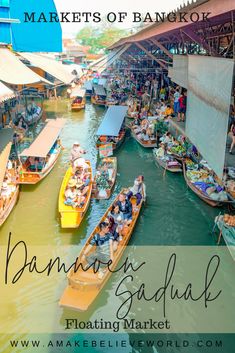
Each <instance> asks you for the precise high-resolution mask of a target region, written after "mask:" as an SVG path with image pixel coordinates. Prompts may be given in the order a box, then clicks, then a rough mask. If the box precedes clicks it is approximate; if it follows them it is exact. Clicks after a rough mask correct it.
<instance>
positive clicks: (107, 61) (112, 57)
mask: <svg viewBox="0 0 235 353" xmlns="http://www.w3.org/2000/svg"><path fill="white" fill-rule="evenodd" d="M129 47H130V44H126V45H125V46H122V47H120V48H118V49H114V50H113V51H112V52H111V53H109V54H108V55H106V56H104V57H103V59H102V61H100V62H99V63H98V64H97V65H95V66H94V67H93V68H92V69H93V70H95V71H98V72H99V73H101V72H103V71H104V70H105V69H107V67H108V66H110V65H112V64H113V63H114V62H115V61H116V60H117V59H119V57H120V56H121V55H122V54H123V53H124V52H125V51H126V50H127V49H128V48H129Z"/></svg>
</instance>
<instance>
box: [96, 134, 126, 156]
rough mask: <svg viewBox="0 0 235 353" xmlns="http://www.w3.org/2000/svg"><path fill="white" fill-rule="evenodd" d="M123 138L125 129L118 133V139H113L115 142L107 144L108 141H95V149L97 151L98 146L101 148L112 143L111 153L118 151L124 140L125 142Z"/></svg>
mask: <svg viewBox="0 0 235 353" xmlns="http://www.w3.org/2000/svg"><path fill="white" fill-rule="evenodd" d="M125 136H126V129H122V130H121V131H120V133H119V135H118V137H115V140H116V141H112V142H109V141H100V140H97V142H96V148H98V149H99V147H100V146H103V145H106V144H109V143H112V147H113V151H115V150H116V149H118V148H119V147H120V146H121V145H122V143H123V142H124V140H125Z"/></svg>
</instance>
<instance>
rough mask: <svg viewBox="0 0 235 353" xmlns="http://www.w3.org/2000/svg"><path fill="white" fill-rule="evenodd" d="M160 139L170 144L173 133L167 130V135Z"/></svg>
mask: <svg viewBox="0 0 235 353" xmlns="http://www.w3.org/2000/svg"><path fill="white" fill-rule="evenodd" d="M160 141H161V142H163V143H164V144H169V143H171V142H172V135H171V133H170V132H169V131H167V132H166V133H165V135H163V136H162V137H161V138H160Z"/></svg>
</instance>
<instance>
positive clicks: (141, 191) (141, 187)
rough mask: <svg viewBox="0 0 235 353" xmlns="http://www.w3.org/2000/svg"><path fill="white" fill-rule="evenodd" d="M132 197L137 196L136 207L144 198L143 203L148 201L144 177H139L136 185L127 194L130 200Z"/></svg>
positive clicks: (135, 182)
mask: <svg viewBox="0 0 235 353" xmlns="http://www.w3.org/2000/svg"><path fill="white" fill-rule="evenodd" d="M132 196H135V197H136V199H137V202H136V205H137V206H138V205H139V204H140V202H141V200H142V198H143V201H145V200H146V185H145V183H144V176H143V175H139V176H138V177H137V178H136V179H135V180H134V185H133V186H132V187H131V188H130V189H129V192H128V194H127V197H128V199H130V198H131V197H132Z"/></svg>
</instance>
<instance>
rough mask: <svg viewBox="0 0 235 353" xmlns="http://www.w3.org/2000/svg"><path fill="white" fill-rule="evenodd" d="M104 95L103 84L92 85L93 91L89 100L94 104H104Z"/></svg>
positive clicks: (105, 95)
mask: <svg viewBox="0 0 235 353" xmlns="http://www.w3.org/2000/svg"><path fill="white" fill-rule="evenodd" d="M106 97H107V93H106V90H105V88H104V86H101V85H94V86H93V92H92V96H91V102H92V103H93V104H96V105H102V106H105V105H106Z"/></svg>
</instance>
